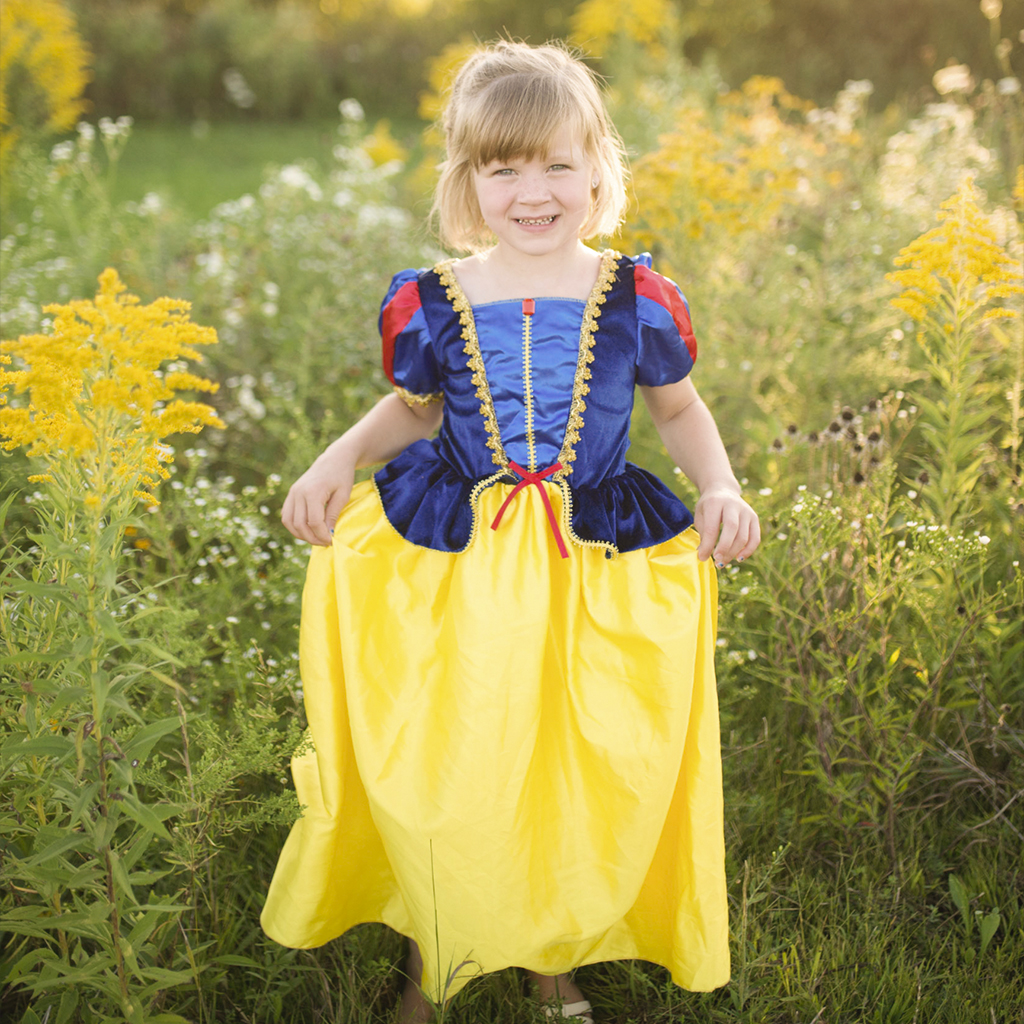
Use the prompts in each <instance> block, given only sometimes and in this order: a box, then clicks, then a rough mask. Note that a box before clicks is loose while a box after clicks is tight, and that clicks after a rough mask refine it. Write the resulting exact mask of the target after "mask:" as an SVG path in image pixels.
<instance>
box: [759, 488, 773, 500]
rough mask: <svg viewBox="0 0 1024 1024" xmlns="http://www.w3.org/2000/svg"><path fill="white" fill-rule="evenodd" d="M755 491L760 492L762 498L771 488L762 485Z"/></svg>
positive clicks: (766, 495) (765, 496) (769, 492)
mask: <svg viewBox="0 0 1024 1024" xmlns="http://www.w3.org/2000/svg"><path fill="white" fill-rule="evenodd" d="M757 493H758V494H760V495H761V497H762V498H767V497H768V495H769V494H771V493H772V489H771V488H770V487H762V488H761V490H759V491H758V492H757Z"/></svg>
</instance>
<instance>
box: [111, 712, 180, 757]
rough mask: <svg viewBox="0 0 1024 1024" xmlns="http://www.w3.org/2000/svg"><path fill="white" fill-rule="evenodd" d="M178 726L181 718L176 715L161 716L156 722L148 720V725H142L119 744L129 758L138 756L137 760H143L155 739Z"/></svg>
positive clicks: (154, 743) (155, 742) (149, 751)
mask: <svg viewBox="0 0 1024 1024" xmlns="http://www.w3.org/2000/svg"><path fill="white" fill-rule="evenodd" d="M180 728H181V719H180V718H179V717H178V716H177V715H174V716H173V717H170V718H161V719H159V720H158V721H156V722H150V723H149V725H146V726H143V727H142V728H141V729H139V730H138V731H136V732H135V733H133V734H132V737H131V738H130V739H129V740H128V741H127V742H125V743H122V744H121V749H122V750H123V751H124V753H125V757H127V758H128V759H129V760H134V759H136V758H138V760H140V761H144V760H145V759H146V758H147V757H149V755H150V753H151V752H152V750H153V747H155V746H156V744H157V741H158V740H159V739H160V738H161V737H162V736H166V735H167V734H168V733H171V732H174V731H175V730H176V729H180Z"/></svg>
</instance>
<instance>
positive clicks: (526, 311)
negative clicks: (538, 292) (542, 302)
mask: <svg viewBox="0 0 1024 1024" xmlns="http://www.w3.org/2000/svg"><path fill="white" fill-rule="evenodd" d="M535 308H536V303H535V302H534V301H533V299H523V316H533V311H534V309H535Z"/></svg>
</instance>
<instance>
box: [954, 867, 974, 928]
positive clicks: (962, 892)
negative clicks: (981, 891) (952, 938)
mask: <svg viewBox="0 0 1024 1024" xmlns="http://www.w3.org/2000/svg"><path fill="white" fill-rule="evenodd" d="M949 895H950V896H952V897H953V902H954V903H955V904H956V908H957V910H959V911H960V916H961V917H962V918H963V920H964V930H965V931H966V932H967V934H968V936H970V934H971V926H972V925H973V924H974V918H973V917H972V916H971V901H970V899H969V898H968V896H967V890H966V889H965V888H964V887H963V885H962V884H961V882H960V879H959V878H957V877H956V875H952V874H951V875H950V876H949Z"/></svg>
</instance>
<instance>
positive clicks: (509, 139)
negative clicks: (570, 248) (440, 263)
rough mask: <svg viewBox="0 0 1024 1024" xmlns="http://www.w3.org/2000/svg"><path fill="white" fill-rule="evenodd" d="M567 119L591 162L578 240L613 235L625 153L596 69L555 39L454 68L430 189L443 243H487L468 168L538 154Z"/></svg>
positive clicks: (502, 48) (506, 45)
mask: <svg viewBox="0 0 1024 1024" xmlns="http://www.w3.org/2000/svg"><path fill="white" fill-rule="evenodd" d="M565 125H568V126H569V127H570V128H571V129H572V131H573V134H574V136H575V138H576V140H577V141H578V142H579V143H580V144H581V145H582V147H583V151H584V153H585V154H586V156H587V159H588V160H589V161H591V162H592V163H593V165H594V168H595V170H596V174H597V179H598V180H597V185H596V187H594V188H593V189H592V200H593V201H592V204H591V211H590V216H589V217H588V218H587V221H586V223H585V224H584V225H583V227H582V229H581V231H580V237H581V238H592V237H594V236H595V235H608V234H612V233H613V232H614V231H615V229H616V228H617V227H618V226H619V223H620V222H621V220H622V214H623V211H624V210H625V207H626V184H625V183H626V177H627V175H628V169H627V165H626V155H625V150H624V149H623V146H622V140H621V139H620V138H619V135H618V132H616V130H615V127H614V126H613V125H612V123H611V120H610V119H609V117H608V114H607V111H606V110H605V108H604V103H603V101H602V99H601V94H600V91H599V89H598V85H597V78H596V76H595V75H594V73H593V72H592V71H591V70H590V69H589V68H588V67H587V66H586V65H585V64H584V63H583V62H582V61H581V60H580V59H579V58H578V57H577V56H576V55H575V54H574V53H573V52H571V51H570V50H569V49H568V48H567V47H565V46H564V45H559V44H557V43H548V44H546V45H544V46H528V45H527V44H526V43H515V42H506V41H504V40H502V41H501V42H498V43H494V44H492V45H490V46H487V47H485V48H483V49H481V50H478V51H477V52H476V53H474V54H473V55H472V56H470V57H469V59H468V60H467V61H466V62H465V63H464V64H463V65H462V67H461V68H460V69H459V73H458V74H457V75H456V77H455V81H454V82H453V84H452V87H451V92H450V94H449V96H448V102H447V104H446V106H445V110H444V114H443V121H442V126H443V129H444V136H445V145H446V149H447V159H446V160H445V161H444V163H443V164H441V177H440V180H439V181H438V183H437V188H436V190H435V192H434V206H433V209H432V210H431V216H432V218H433V219H434V221H435V223H436V225H437V229H438V233H439V235H440V236H441V240H442V242H444V243H445V244H446V245H449V246H451V247H452V248H454V249H466V250H468V251H470V252H479V251H480V250H481V249H484V248H486V246H487V245H488V244H489V243H490V241H491V235H490V232H489V231H488V229H487V226H486V224H485V223H484V219H483V216H482V214H481V212H480V205H479V203H478V202H477V198H476V188H475V186H474V183H473V172H474V171H476V170H477V169H478V168H480V167H483V166H484V165H485V164H488V163H490V162H491V161H492V160H510V159H512V158H515V157H525V158H526V159H531V158H533V157H535V156H541V155H545V154H546V153H547V152H548V149H549V145H550V143H551V140H552V138H553V137H554V135H555V134H556V133H557V132H558V131H559V129H561V128H563V127H564V126H565Z"/></svg>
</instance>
